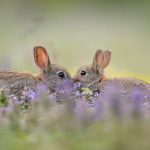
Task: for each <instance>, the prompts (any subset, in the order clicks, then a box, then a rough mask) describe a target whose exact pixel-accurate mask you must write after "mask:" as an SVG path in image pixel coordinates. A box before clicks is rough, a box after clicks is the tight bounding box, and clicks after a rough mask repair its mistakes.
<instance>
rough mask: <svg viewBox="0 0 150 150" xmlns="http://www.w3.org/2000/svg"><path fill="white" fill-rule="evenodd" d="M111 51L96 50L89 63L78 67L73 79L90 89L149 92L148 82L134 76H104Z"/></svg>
mask: <svg viewBox="0 0 150 150" xmlns="http://www.w3.org/2000/svg"><path fill="white" fill-rule="evenodd" d="M110 59H111V51H110V50H107V51H103V50H97V51H96V53H95V56H94V59H93V63H92V64H91V65H86V66H83V67H81V68H79V69H78V70H77V72H76V74H75V76H74V81H79V82H81V83H82V85H83V86H86V87H89V88H90V89H91V90H92V91H94V90H98V91H100V92H103V91H104V90H105V89H106V88H109V87H114V88H116V90H119V92H121V93H124V94H125V93H129V92H130V91H131V90H142V91H144V92H146V93H150V84H149V83H147V82H144V81H142V80H139V79H135V78H114V79H109V78H106V76H105V74H104V69H105V68H106V67H107V66H108V65H109V62H110Z"/></svg>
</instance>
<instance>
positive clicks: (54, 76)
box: [34, 46, 71, 90]
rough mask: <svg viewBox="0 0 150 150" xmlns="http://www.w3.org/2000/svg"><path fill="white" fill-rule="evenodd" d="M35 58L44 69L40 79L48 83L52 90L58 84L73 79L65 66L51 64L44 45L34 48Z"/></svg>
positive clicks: (37, 63)
mask: <svg viewBox="0 0 150 150" xmlns="http://www.w3.org/2000/svg"><path fill="white" fill-rule="evenodd" d="M34 60H35V63H36V65H37V66H38V67H39V68H40V69H41V71H42V73H41V74H40V75H39V76H38V78H39V81H41V83H44V84H46V85H47V86H48V88H49V89H50V90H54V89H56V87H57V84H58V83H60V82H62V81H64V80H70V81H71V77H70V75H69V73H68V72H67V70H66V69H65V68H63V67H61V66H57V65H54V64H51V62H50V59H49V56H48V54H47V51H46V49H45V48H44V47H42V46H38V47H35V48H34Z"/></svg>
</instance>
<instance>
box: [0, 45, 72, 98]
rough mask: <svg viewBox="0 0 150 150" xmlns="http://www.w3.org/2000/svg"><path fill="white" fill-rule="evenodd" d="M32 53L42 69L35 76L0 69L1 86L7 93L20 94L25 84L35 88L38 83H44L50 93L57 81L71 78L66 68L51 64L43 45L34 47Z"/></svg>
mask: <svg viewBox="0 0 150 150" xmlns="http://www.w3.org/2000/svg"><path fill="white" fill-rule="evenodd" d="M33 54H34V60H35V63H36V65H37V66H38V67H39V68H40V69H41V71H42V72H41V73H40V74H39V75H37V76H34V75H33V74H31V73H23V72H22V73H21V72H16V71H11V70H2V69H1V70H0V83H1V87H7V88H8V90H9V94H14V95H16V96H20V95H21V93H22V91H23V89H24V88H25V87H26V86H28V87H29V88H31V89H33V90H35V88H36V87H37V85H38V84H45V85H46V86H47V87H48V89H49V91H50V92H51V93H52V92H54V91H55V89H56V86H57V83H59V82H61V81H64V80H71V77H70V75H69V73H68V72H67V70H66V69H64V68H63V67H60V66H57V65H54V64H51V62H50V59H49V56H48V54H47V51H46V49H45V48H44V47H42V46H38V47H35V48H34V50H33Z"/></svg>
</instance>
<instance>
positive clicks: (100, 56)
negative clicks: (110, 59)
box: [93, 50, 104, 71]
mask: <svg viewBox="0 0 150 150" xmlns="http://www.w3.org/2000/svg"><path fill="white" fill-rule="evenodd" d="M103 61H104V52H103V51H102V50H97V51H96V53H95V56H94V59H93V69H94V70H95V71H98V70H99V68H101V66H102V64H103Z"/></svg>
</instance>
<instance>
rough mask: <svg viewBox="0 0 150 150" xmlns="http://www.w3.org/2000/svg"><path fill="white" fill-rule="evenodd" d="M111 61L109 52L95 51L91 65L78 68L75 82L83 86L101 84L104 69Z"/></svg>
mask: <svg viewBox="0 0 150 150" xmlns="http://www.w3.org/2000/svg"><path fill="white" fill-rule="evenodd" d="M110 59H111V51H110V50H107V51H103V50H97V51H96V53H95V56H94V58H93V63H92V64H91V65H87V66H83V67H81V68H79V69H78V70H77V72H76V74H75V76H74V78H73V79H74V81H75V82H81V83H82V84H83V85H85V86H89V85H91V84H94V83H97V82H101V81H102V80H103V79H104V78H105V76H104V69H105V68H106V67H107V66H108V64H109V62H110Z"/></svg>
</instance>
